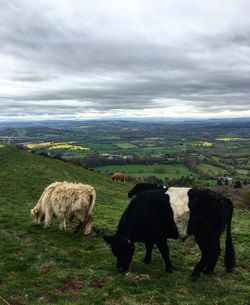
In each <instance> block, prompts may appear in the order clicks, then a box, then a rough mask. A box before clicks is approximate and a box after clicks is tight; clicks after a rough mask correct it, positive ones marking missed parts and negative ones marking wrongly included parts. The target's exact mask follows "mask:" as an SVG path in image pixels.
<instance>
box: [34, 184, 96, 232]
mask: <svg viewBox="0 0 250 305" xmlns="http://www.w3.org/2000/svg"><path fill="white" fill-rule="evenodd" d="M95 199H96V192H95V189H94V188H93V187H92V186H91V185H88V184H81V183H68V182H55V183H52V184H50V185H49V186H47V187H46V189H45V190H44V192H43V193H42V195H41V197H40V199H39V200H38V202H37V204H36V205H35V206H34V208H33V209H32V210H31V216H32V217H33V220H34V222H35V223H37V224H42V225H43V226H44V228H47V227H49V226H50V224H51V221H52V218H53V216H54V215H55V216H56V217H57V218H58V219H59V220H60V229H61V230H65V229H66V220H73V219H78V220H79V221H80V223H79V225H78V226H77V227H76V229H75V232H79V231H80V229H82V230H83V233H84V234H85V235H88V234H90V233H91V229H92V221H93V219H92V216H91V213H92V209H93V206H94V204H95Z"/></svg>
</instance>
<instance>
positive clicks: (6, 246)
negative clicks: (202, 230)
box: [0, 148, 250, 305]
mask: <svg viewBox="0 0 250 305" xmlns="http://www.w3.org/2000/svg"><path fill="white" fill-rule="evenodd" d="M0 166H1V171H0V179H1V180H0V181H1V183H0V236H1V237H0V249H1V250H0V296H1V297H2V298H4V299H5V300H6V301H7V302H8V303H9V304H11V305H17V304H34V305H37V304H60V305H66V304H76V305H80V304H96V305H97V304H98V305H100V304H104V305H106V304H107V305H123V304H126V305H137V304H141V305H142V304H143V305H156V304H159V305H164V304H165V305H235V304H237V305H248V304H249V299H250V298H249V297H250V272H249V271H250V269H249V266H250V257H249V253H250V233H249V226H250V211H247V210H235V215H234V218H233V236H234V243H235V248H236V255H237V262H238V266H237V268H236V270H235V272H234V273H232V274H227V273H226V272H225V270H224V268H223V257H222V256H221V257H220V259H219V262H218V265H217V267H216V273H215V274H214V275H213V276H205V275H203V276H202V277H201V279H200V280H199V281H198V282H196V283H192V282H190V274H191V270H192V268H193V266H194V264H195V263H196V262H197V260H198V257H199V251H198V249H197V246H196V245H195V243H194V241H193V240H192V239H189V240H187V241H186V242H185V243H184V244H183V243H181V242H179V241H174V240H171V241H170V242H169V246H170V255H171V258H172V263H173V265H174V273H173V274H167V273H165V272H164V267H163V262H162V259H161V257H160V254H159V252H158V251H157V250H156V249H155V250H154V253H153V262H152V264H150V265H145V264H144V263H143V262H142V259H143V256H144V248H143V246H142V245H140V244H136V251H135V256H134V259H133V262H132V264H131V266H130V272H138V273H145V274H147V275H149V277H150V280H144V281H134V280H131V279H129V278H128V277H126V276H125V275H124V274H118V273H117V271H116V269H115V260H114V258H113V256H112V255H111V252H110V249H109V248H108V247H107V246H106V244H105V243H104V241H103V239H102V237H101V235H100V233H103V232H105V233H106V234H111V233H112V232H114V231H115V228H116V225H117V222H118V220H119V218H120V216H121V214H122V212H123V210H124V209H125V207H126V206H127V204H128V198H127V191H128V190H129V189H130V188H131V186H132V185H131V184H128V183H125V184H122V183H121V184H119V183H114V182H112V181H111V180H110V179H109V178H105V177H104V176H102V175H101V174H98V173H96V172H92V171H88V170H85V169H83V168H81V167H79V166H74V165H72V164H68V163H64V162H62V161H59V160H52V159H48V158H44V157H41V156H37V155H33V154H30V153H26V152H23V151H18V150H15V149H12V148H0ZM64 180H67V181H75V182H82V183H89V184H91V185H93V186H94V187H95V188H96V191H97V202H96V205H95V207H94V215H93V216H94V224H95V225H94V228H95V230H97V232H99V234H98V235H97V236H96V237H83V236H75V235H73V233H72V230H73V227H74V226H75V224H69V226H68V230H67V231H65V232H61V231H60V230H59V228H58V222H57V221H56V220H54V221H53V224H52V226H51V228H49V229H47V230H44V229H43V228H41V227H39V226H35V225H33V224H32V222H31V219H30V217H29V211H30V209H31V208H32V207H33V206H34V205H35V203H36V201H37V200H38V198H39V196H40V194H41V192H42V190H43V189H44V187H45V186H47V185H48V184H49V183H51V182H54V181H64ZM222 248H223V253H224V242H223V243H222ZM0 304H6V303H4V301H1V300H0Z"/></svg>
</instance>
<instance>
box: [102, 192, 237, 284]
mask: <svg viewBox="0 0 250 305" xmlns="http://www.w3.org/2000/svg"><path fill="white" fill-rule="evenodd" d="M232 215H233V204H232V202H231V201H230V200H229V199H227V198H225V197H223V196H222V195H220V194H218V193H216V192H214V191H212V190H210V189H191V188H175V187H171V188H169V189H168V190H164V189H162V190H148V191H143V192H138V194H137V195H136V196H135V197H133V198H132V200H131V201H130V204H129V205H128V207H127V208H126V210H125V211H124V213H123V215H122V217H121V219H120V222H119V224H118V228H117V232H116V234H115V235H113V236H104V239H105V241H106V242H107V243H108V244H109V245H110V246H111V250H112V252H113V254H114V255H115V257H116V259H117V264H116V266H117V270H118V271H119V272H122V271H123V272H125V271H127V270H128V268H129V264H130V262H131V261H132V257H133V254H134V249H135V248H134V243H135V242H143V243H144V244H145V247H146V255H145V258H144V262H145V263H150V261H151V256H152V249H153V246H154V245H156V246H157V247H158V249H159V251H160V253H161V255H162V257H163V260H164V262H165V269H166V271H167V272H172V270H173V268H172V264H171V261H170V259H169V249H168V245H167V238H173V239H178V238H179V239H185V238H186V237H187V236H189V235H193V236H194V238H195V240H196V242H197V244H198V246H199V248H200V251H201V258H200V260H199V262H198V263H197V264H196V266H195V267H194V269H193V272H192V280H197V279H198V278H199V276H200V274H201V272H204V273H207V274H211V273H213V271H214V268H215V265H216V262H217V260H218V257H219V255H220V252H221V248H220V236H221V234H222V232H223V231H224V230H225V229H226V247H225V256H224V264H225V267H226V270H227V272H231V271H233V268H234V266H235V254H234V246H233V241H232V236H231V220H232Z"/></svg>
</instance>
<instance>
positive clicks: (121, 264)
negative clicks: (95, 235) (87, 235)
mask: <svg viewBox="0 0 250 305" xmlns="http://www.w3.org/2000/svg"><path fill="white" fill-rule="evenodd" d="M103 238H104V240H105V241H106V242H107V244H109V245H110V247H111V251H112V253H113V254H114V255H115V257H116V259H117V263H116V268H117V270H118V272H126V271H127V270H128V267H129V264H130V263H131V261H132V258H133V254H134V250H135V248H134V244H133V242H131V241H130V240H129V239H128V238H127V237H125V236H122V235H114V236H104V237H103Z"/></svg>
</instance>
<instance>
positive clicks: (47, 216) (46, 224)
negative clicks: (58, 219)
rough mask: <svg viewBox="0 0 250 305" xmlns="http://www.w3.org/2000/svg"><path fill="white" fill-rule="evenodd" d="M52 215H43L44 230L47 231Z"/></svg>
mask: <svg viewBox="0 0 250 305" xmlns="http://www.w3.org/2000/svg"><path fill="white" fill-rule="evenodd" d="M52 217H53V214H51V213H45V218H44V228H45V229H47V228H48V227H49V226H50V225H51V221H52Z"/></svg>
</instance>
